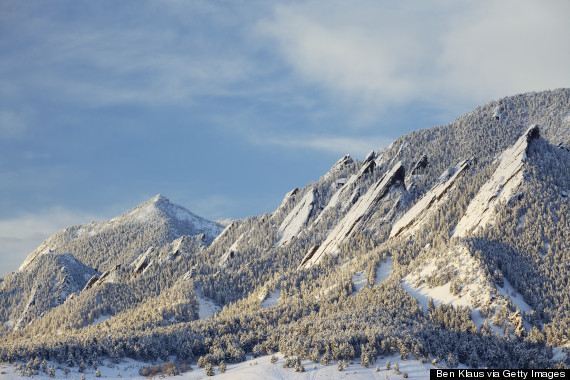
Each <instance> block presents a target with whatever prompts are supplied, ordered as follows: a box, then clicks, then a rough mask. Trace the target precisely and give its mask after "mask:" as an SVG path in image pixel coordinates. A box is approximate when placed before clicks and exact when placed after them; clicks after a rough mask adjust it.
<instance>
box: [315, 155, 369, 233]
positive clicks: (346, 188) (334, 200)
mask: <svg viewBox="0 0 570 380" xmlns="http://www.w3.org/2000/svg"><path fill="white" fill-rule="evenodd" d="M375 158H376V154H375V153H374V151H372V152H370V153H368V155H367V156H366V158H365V159H364V161H363V162H362V166H361V167H360V170H359V171H358V173H356V174H353V175H351V176H350V178H349V179H348V180H347V181H346V182H345V183H344V185H343V186H342V187H341V188H340V189H338V190H337V192H336V193H334V194H333V196H332V197H331V199H330V201H329V202H328V203H327V205H326V206H325V208H324V209H323V211H322V212H321V213H320V214H319V216H318V217H317V219H316V220H315V225H317V224H318V223H320V221H321V219H322V217H323V215H325V213H326V211H328V210H330V209H333V208H335V207H336V206H337V205H338V204H339V202H340V200H341V199H342V198H344V197H345V196H346V194H349V193H350V192H351V191H352V195H351V196H350V198H349V200H348V202H347V203H345V204H344V205H343V206H342V207H341V210H346V208H347V207H349V206H351V205H352V204H353V203H354V202H356V200H357V199H358V197H359V196H360V192H359V190H360V189H359V188H358V187H357V186H356V184H357V183H358V182H359V181H360V180H361V179H362V178H363V177H364V176H365V175H367V174H370V173H372V172H373V171H374V169H375V168H376V162H375Z"/></svg>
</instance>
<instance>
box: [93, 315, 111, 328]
mask: <svg viewBox="0 0 570 380" xmlns="http://www.w3.org/2000/svg"><path fill="white" fill-rule="evenodd" d="M111 317H112V315H101V316H99V318H95V319H94V320H93V322H91V325H93V326H95V325H98V324H99V323H101V322H105V321H106V320H108V319H111Z"/></svg>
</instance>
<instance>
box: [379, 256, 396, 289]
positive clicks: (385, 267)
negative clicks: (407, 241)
mask: <svg viewBox="0 0 570 380" xmlns="http://www.w3.org/2000/svg"><path fill="white" fill-rule="evenodd" d="M393 271H394V261H393V260H392V257H391V256H388V258H386V260H385V261H384V262H382V263H381V264H380V265H379V266H378V268H376V277H375V278H374V285H378V284H379V283H381V282H382V281H384V280H386V279H388V277H390V275H391V274H392V272H393Z"/></svg>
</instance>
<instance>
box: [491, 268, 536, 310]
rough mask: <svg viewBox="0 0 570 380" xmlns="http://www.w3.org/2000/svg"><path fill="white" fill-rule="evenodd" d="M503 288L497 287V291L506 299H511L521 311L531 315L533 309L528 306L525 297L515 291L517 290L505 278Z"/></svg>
mask: <svg viewBox="0 0 570 380" xmlns="http://www.w3.org/2000/svg"><path fill="white" fill-rule="evenodd" d="M503 285H504V286H503V287H500V286H497V290H498V291H499V292H500V293H501V295H503V296H504V297H507V298H510V299H511V300H512V301H513V304H514V305H515V306H516V307H518V308H519V310H520V311H524V312H526V313H529V312H531V311H532V307H531V306H529V304H527V303H526V302H525V300H524V298H523V296H522V295H521V294H519V293H517V291H516V290H515V288H514V287H513V286H512V285H511V283H510V282H509V280H507V279H506V278H504V277H503Z"/></svg>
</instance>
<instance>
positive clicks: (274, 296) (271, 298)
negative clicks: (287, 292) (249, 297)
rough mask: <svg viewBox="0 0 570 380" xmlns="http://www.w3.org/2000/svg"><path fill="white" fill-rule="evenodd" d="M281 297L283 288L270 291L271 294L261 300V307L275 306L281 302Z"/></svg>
mask: <svg viewBox="0 0 570 380" xmlns="http://www.w3.org/2000/svg"><path fill="white" fill-rule="evenodd" d="M280 299H281V289H280V288H278V289H275V290H274V291H272V292H270V293H269V295H266V297H265V298H264V299H263V300H261V307H262V308H264V309H266V308H268V307H271V306H275V305H277V304H279V300H280Z"/></svg>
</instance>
